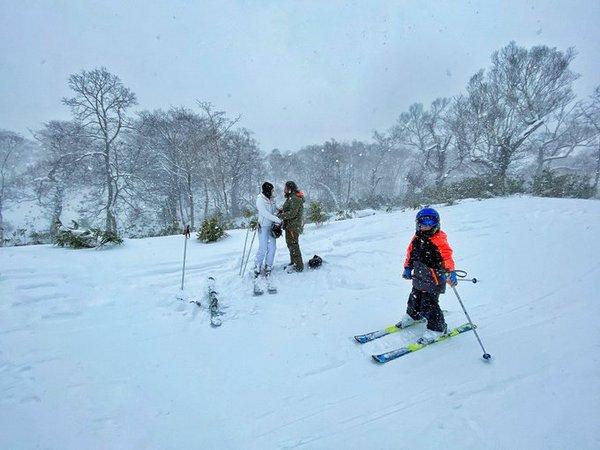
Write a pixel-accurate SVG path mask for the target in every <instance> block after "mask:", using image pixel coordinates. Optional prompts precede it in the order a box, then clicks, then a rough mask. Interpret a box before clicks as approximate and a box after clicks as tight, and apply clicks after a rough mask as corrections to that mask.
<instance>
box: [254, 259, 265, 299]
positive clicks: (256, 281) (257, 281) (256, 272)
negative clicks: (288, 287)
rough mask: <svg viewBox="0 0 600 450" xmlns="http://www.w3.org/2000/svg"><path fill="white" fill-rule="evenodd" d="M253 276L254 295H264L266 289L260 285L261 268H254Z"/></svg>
mask: <svg viewBox="0 0 600 450" xmlns="http://www.w3.org/2000/svg"><path fill="white" fill-rule="evenodd" d="M252 275H253V276H254V280H253V283H254V295H255V296H258V295H263V294H264V293H265V291H264V289H263V288H262V287H261V285H260V278H259V277H260V267H258V266H254V270H253V271H252Z"/></svg>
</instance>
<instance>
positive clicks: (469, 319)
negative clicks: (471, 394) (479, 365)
mask: <svg viewBox="0 0 600 450" xmlns="http://www.w3.org/2000/svg"><path fill="white" fill-rule="evenodd" d="M450 287H452V290H453V291H454V293H455V294H456V298H457V299H458V302H459V303H460V306H461V307H462V310H463V311H464V313H465V316H467V320H468V321H469V324H470V325H471V328H472V329H473V333H475V337H476V338H477V341H478V342H479V345H480V346H481V349H482V350H483V359H485V360H486V361H487V360H489V359H490V358H491V357H492V355H490V354H489V353H488V352H486V351H485V347H484V346H483V343H482V342H481V339H480V338H479V334H478V333H477V330H476V329H475V326H474V325H473V321H472V320H471V318H470V317H469V313H468V312H467V310H466V308H465V305H464V304H463V302H462V300H461V298H460V295H458V291H457V290H456V288H455V287H454V286H452V285H451V286H450Z"/></svg>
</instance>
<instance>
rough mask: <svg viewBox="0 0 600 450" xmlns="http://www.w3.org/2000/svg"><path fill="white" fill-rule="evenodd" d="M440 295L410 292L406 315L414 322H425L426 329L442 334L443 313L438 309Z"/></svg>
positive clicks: (444, 326)
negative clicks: (422, 320) (423, 320)
mask: <svg viewBox="0 0 600 450" xmlns="http://www.w3.org/2000/svg"><path fill="white" fill-rule="evenodd" d="M439 297H440V294H433V293H430V292H424V291H419V290H417V289H414V288H413V290H412V292H411V293H410V296H409V297H408V307H407V308H406V313H407V314H408V315H409V316H410V317H412V318H413V319H414V320H421V319H426V320H427V328H429V329H430V330H432V331H439V332H443V331H444V330H445V328H446V322H445V321H444V313H442V309H441V308H440V303H439Z"/></svg>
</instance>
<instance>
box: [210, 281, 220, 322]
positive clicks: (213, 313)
mask: <svg viewBox="0 0 600 450" xmlns="http://www.w3.org/2000/svg"><path fill="white" fill-rule="evenodd" d="M208 302H209V306H208V309H209V311H210V325H211V326H212V327H220V326H221V324H222V323H223V322H222V321H221V319H220V318H219V316H220V315H222V314H223V313H222V312H221V311H220V310H219V298H218V296H217V291H216V289H215V279H214V278H213V277H208Z"/></svg>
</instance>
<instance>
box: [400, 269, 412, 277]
mask: <svg viewBox="0 0 600 450" xmlns="http://www.w3.org/2000/svg"><path fill="white" fill-rule="evenodd" d="M402 278H404V279H405V280H412V269H411V268H410V267H405V268H404V272H403V273H402Z"/></svg>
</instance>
